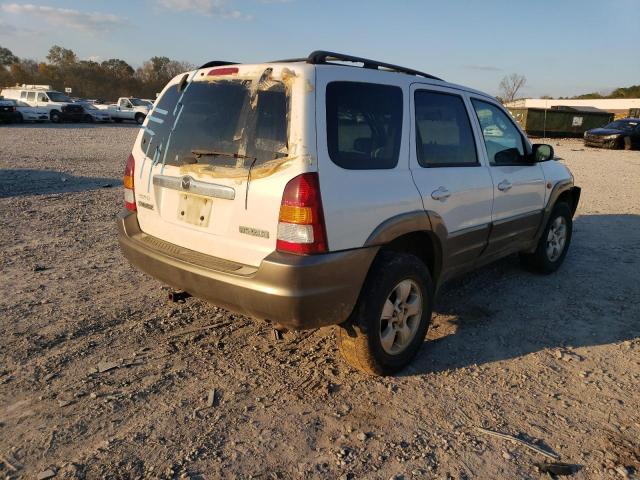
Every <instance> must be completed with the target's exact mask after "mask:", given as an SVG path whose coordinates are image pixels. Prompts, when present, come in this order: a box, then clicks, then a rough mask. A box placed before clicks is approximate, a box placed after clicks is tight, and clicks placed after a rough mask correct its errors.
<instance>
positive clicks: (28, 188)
mask: <svg viewBox="0 0 640 480" xmlns="http://www.w3.org/2000/svg"><path fill="white" fill-rule="evenodd" d="M121 183H122V180H121V179H119V178H97V177H77V176H74V175H70V174H68V173H65V172H58V171H55V170H32V169H0V198H10V197H22V196H27V195H50V194H54V193H72V192H82V191H86V190H95V189H99V188H110V187H116V186H119V185H120V184H121Z"/></svg>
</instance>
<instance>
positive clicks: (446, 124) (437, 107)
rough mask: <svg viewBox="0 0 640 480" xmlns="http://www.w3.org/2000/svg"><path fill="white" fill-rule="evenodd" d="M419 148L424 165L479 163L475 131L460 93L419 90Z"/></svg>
mask: <svg viewBox="0 0 640 480" xmlns="http://www.w3.org/2000/svg"><path fill="white" fill-rule="evenodd" d="M414 98H415V111H416V151H417V154H418V163H419V164H420V165H421V166H423V167H445V166H472V165H478V156H477V153H476V146H475V142H474V140H473V132H472V130H471V123H470V121H469V116H468V115H467V110H466V108H465V106H464V101H463V100H462V98H461V97H459V96H458V95H452V94H448V93H438V92H429V91H426V90H417V91H416V93H415V97H414Z"/></svg>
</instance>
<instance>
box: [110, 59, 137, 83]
mask: <svg viewBox="0 0 640 480" xmlns="http://www.w3.org/2000/svg"><path fill="white" fill-rule="evenodd" d="M102 68H104V69H105V71H106V72H108V73H111V74H113V75H115V76H116V77H118V78H127V77H131V76H133V74H134V73H135V71H134V70H133V68H132V67H131V65H129V64H128V63H127V62H125V61H124V60H120V59H119V58H110V59H109V60H105V61H104V62H102Z"/></svg>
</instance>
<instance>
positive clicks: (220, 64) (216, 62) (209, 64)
mask: <svg viewBox="0 0 640 480" xmlns="http://www.w3.org/2000/svg"><path fill="white" fill-rule="evenodd" d="M225 65H238V62H225V61H224V60H212V61H210V62H207V63H205V64H204V65H200V66H199V67H198V70H199V69H201V68H211V67H224V66H225Z"/></svg>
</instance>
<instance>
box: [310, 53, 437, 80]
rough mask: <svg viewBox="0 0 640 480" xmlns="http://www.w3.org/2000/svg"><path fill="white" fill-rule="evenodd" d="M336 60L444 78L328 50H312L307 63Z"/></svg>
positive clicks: (327, 62) (324, 62)
mask: <svg viewBox="0 0 640 480" xmlns="http://www.w3.org/2000/svg"><path fill="white" fill-rule="evenodd" d="M336 61H337V62H354V63H362V66H363V68H373V69H376V70H379V69H380V68H382V69H384V70H390V71H392V72H400V73H406V74H409V75H418V76H420V77H425V78H432V79H434V80H442V79H441V78H438V77H436V76H434V75H431V74H429V73H424V72H420V71H418V70H413V69H411V68H406V67H401V66H399V65H393V64H391V63H384V62H379V61H377V60H370V59H368V58H362V57H354V56H353V55H345V54H343V53H335V52H326V51H324V50H316V51H315V52H311V53H310V54H309V56H308V57H307V59H306V62H307V63H311V64H313V65H319V64H331V62H336Z"/></svg>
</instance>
